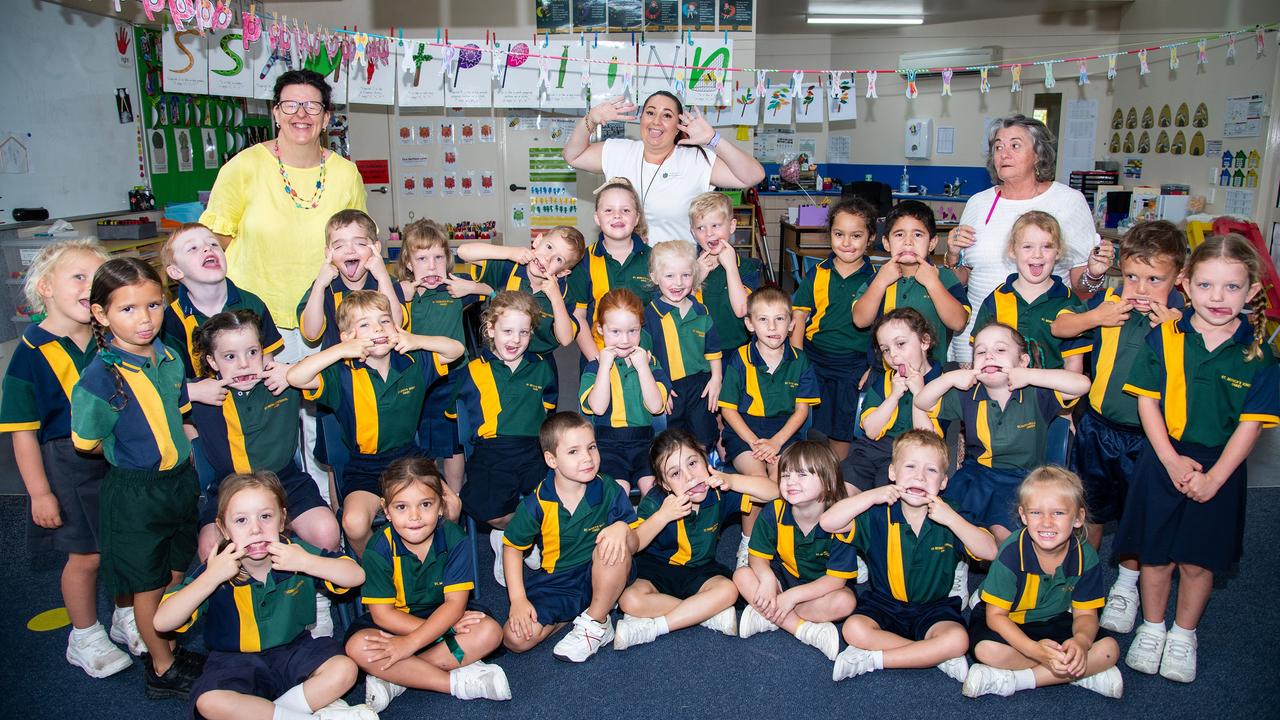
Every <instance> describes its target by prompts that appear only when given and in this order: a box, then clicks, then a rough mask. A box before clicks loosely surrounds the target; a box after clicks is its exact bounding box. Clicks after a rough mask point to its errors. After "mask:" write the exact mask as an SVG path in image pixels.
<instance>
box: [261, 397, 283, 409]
mask: <svg viewBox="0 0 1280 720" xmlns="http://www.w3.org/2000/svg"><path fill="white" fill-rule="evenodd" d="M286 402H288V399H287V398H280V399H279V400H275V401H272V402H269V403H267V404H266V405H263V406H262V409H263V410H275V409H276V408H278V407H280V406H281V405H284V404H285V403H286Z"/></svg>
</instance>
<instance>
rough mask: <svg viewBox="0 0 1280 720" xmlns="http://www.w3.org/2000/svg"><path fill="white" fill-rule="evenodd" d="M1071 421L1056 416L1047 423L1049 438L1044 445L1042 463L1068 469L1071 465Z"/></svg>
mask: <svg viewBox="0 0 1280 720" xmlns="http://www.w3.org/2000/svg"><path fill="white" fill-rule="evenodd" d="M1070 459H1071V421H1070V420H1068V419H1066V418H1065V417H1062V416H1058V417H1056V418H1054V419H1053V421H1052V422H1050V423H1049V438H1048V443H1047V444H1046V445H1045V452H1044V461H1045V462H1046V463H1050V464H1053V465H1061V466H1062V467H1068V466H1069V465H1070V464H1071V461H1070Z"/></svg>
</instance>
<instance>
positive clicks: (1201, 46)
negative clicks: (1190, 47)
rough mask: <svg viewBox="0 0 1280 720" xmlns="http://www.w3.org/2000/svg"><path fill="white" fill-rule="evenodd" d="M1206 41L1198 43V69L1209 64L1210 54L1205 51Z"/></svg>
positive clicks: (1201, 40)
mask: <svg viewBox="0 0 1280 720" xmlns="http://www.w3.org/2000/svg"><path fill="white" fill-rule="evenodd" d="M1205 43H1206V41H1205V40H1204V39H1203V38H1201V39H1200V40H1198V41H1196V67H1197V68H1198V67H1200V66H1201V65H1204V64H1206V63H1208V62H1209V52H1208V51H1207V50H1206V49H1205Z"/></svg>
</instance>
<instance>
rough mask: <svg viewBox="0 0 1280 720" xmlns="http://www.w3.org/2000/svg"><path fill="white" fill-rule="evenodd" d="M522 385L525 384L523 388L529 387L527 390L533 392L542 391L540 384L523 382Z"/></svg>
mask: <svg viewBox="0 0 1280 720" xmlns="http://www.w3.org/2000/svg"><path fill="white" fill-rule="evenodd" d="M524 386H525V388H527V389H529V390H532V391H534V392H536V393H541V392H542V386H541V385H534V384H533V383H525V384H524Z"/></svg>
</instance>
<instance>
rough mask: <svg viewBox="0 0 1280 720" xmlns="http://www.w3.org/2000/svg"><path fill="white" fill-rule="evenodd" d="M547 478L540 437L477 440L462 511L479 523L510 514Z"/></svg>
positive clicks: (469, 462) (464, 492) (470, 462)
mask: <svg viewBox="0 0 1280 720" xmlns="http://www.w3.org/2000/svg"><path fill="white" fill-rule="evenodd" d="M546 477H547V465H546V462H545V461H543V459H542V448H541V447H539V445H538V438H536V437H497V438H488V439H482V440H476V441H475V443H474V445H473V447H472V450H471V456H470V457H468V458H467V481H466V483H465V484H463V486H462V493H461V497H462V510H463V512H465V513H466V514H467V515H469V516H471V517H472V518H473V519H475V520H476V521H477V522H480V523H487V522H489V521H490V520H493V519H494V518H500V517H502V516H504V515H509V514H510V513H511V512H512V511H514V510H515V509H516V505H517V504H518V503H519V502H520V498H521V497H523V496H525V495H528V494H529V493H531V492H533V490H534V488H536V487H538V483H540V482H542V481H543V479H545V478H546Z"/></svg>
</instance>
